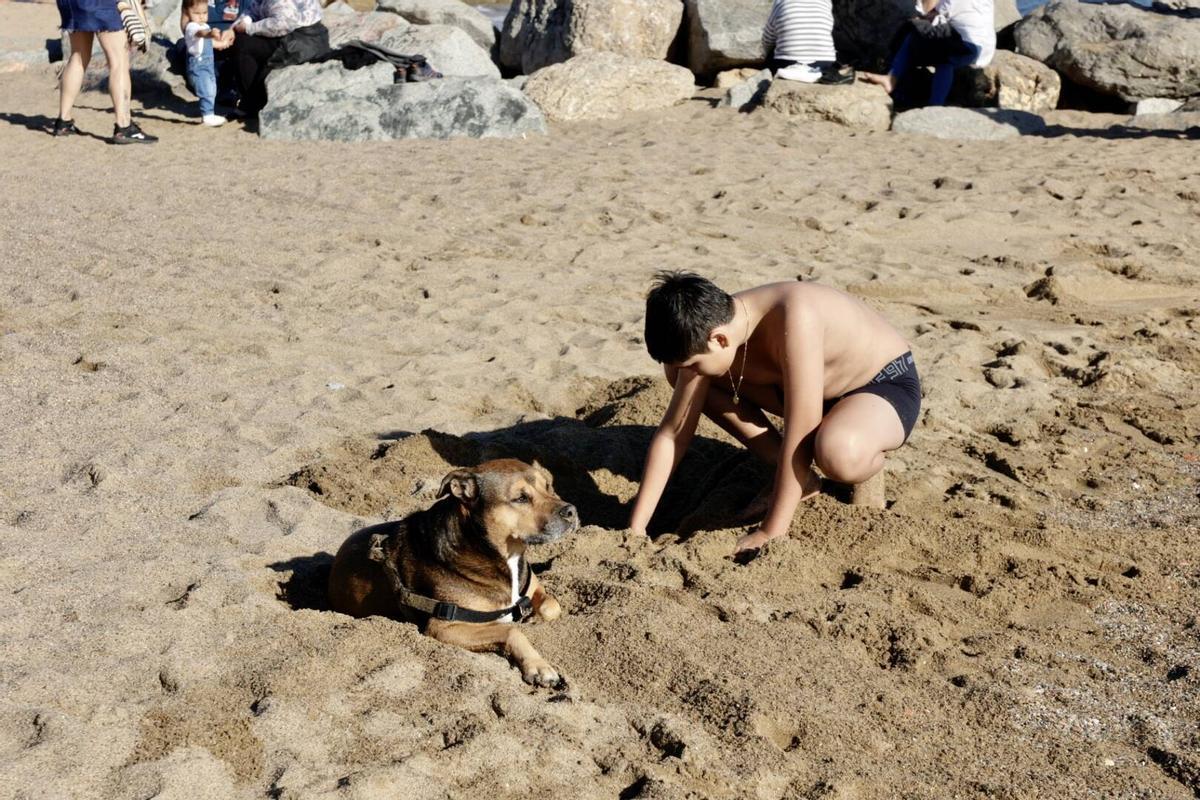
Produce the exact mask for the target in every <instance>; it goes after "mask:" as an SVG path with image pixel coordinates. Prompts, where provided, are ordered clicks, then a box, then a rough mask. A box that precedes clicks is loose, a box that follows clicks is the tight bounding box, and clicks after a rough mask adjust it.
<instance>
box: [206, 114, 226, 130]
mask: <svg viewBox="0 0 1200 800" xmlns="http://www.w3.org/2000/svg"><path fill="white" fill-rule="evenodd" d="M228 121H229V120H227V119H225V118H224V117H222V116H221V115H220V114H205V115H204V116H203V117H201V118H200V122H201V123H203V124H205V125H207V126H208V127H210V128H216V127H218V126H220V125H224V124H225V123H226V122H228Z"/></svg>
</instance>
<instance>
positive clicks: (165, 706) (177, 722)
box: [0, 4, 1200, 800]
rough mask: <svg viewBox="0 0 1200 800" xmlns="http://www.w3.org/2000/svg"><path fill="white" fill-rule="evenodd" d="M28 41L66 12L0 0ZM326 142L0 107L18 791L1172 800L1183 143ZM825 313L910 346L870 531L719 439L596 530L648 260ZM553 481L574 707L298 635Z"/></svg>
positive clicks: (485, 677) (614, 499) (638, 132)
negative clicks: (330, 603)
mask: <svg viewBox="0 0 1200 800" xmlns="http://www.w3.org/2000/svg"><path fill="white" fill-rule="evenodd" d="M18 16H19V17H20V20H21V22H20V24H22V25H26V26H29V28H28V31H29V37H30V38H31V39H36V38H38V36H40V35H41V33H39V31H40V28H39V27H38V26H43V25H44V26H46V29H45V30H44V31H43V32H42V33H44V36H43V37H42V38H52V37H54V36H55V35H56V29H55V26H56V24H57V19H56V13H55V11H54V7H53V6H52V5H51V6H48V7H47V6H29V7H26V9H20V10H18V9H16V8H15V7H13V6H11V5H6V4H0V19H4V20H9V19H16V18H17V17H18ZM716 96H717V95H715V94H713V93H712V92H707V93H701V95H700V96H698V97H697V98H696V99H695V100H693V101H690V102H688V103H685V104H683V105H680V106H677V107H675V108H673V109H670V110H668V111H664V112H657V113H645V114H639V115H632V116H628V117H626V118H623V119H621V120H618V121H613V122H604V123H588V124H574V125H552V126H551V128H550V133H549V135H547V136H545V137H530V138H528V139H526V140H524V141H521V140H517V141H510V142H501V141H488V140H483V141H468V140H455V141H449V142H429V141H408V142H393V143H366V144H335V143H315V142H309V143H278V142H267V141H261V140H259V139H258V138H257V137H255V136H253V135H251V134H247V133H245V132H243V131H242V130H240V128H238V127H237V126H235V125H229V126H226V127H224V128H221V129H216V130H211V129H205V128H202V127H201V126H199V125H196V124H195V122H194V120H193V119H190V118H187V117H185V116H183V115H182V114H181V113H180V111H179V109H178V108H174V107H158V106H156V105H153V104H151V105H145V104H143V103H142V102H139V100H138V98H135V102H134V118H135V120H137V121H138V122H139V123H140V124H141V125H142V126H143V127H144V128H145V129H146V130H148V131H150V132H152V133H154V134H157V135H160V136H161V137H162V141H161V142H160V143H159V144H158V145H156V146H154V147H128V148H118V147H111V146H109V145H107V144H105V143H104V142H103V141H101V140H100V138H99V137H103V136H107V135H108V133H109V131H110V128H111V124H112V114H111V112H110V111H109V110H108V98H107V96H106V95H102V94H100V93H97V92H90V93H87V94H85V95H83V96H82V98H81V100H80V108H79V111H78V114H77V117H76V118H77V121H78V124H79V126H80V127H81V128H82V129H83V130H84V131H85V132H87V133H90V134H93V136H84V137H75V138H72V139H68V140H60V139H54V138H52V137H50V136H48V135H46V134H45V133H44V132H43V131H42V130H40V128H41V127H42V126H44V125H45V124H47V123H48V122H49V121H51V120H52V119H53V117H54V115H55V113H56V110H57V93H56V85H55V79H54V72H53V70H52V68H50V67H30V68H28V69H25V70H24V71H20V72H14V73H10V74H0V122H2V123H3V124H0V186H3V187H4V188H3V191H2V192H0V212H2V213H0V419H2V420H3V421H4V424H3V426H0V454H2V456H3V458H0V640H2V641H3V649H2V651H0V652H2V655H0V797H3V798H14V799H15V798H21V799H22V800H33V799H34V798H39V799H40V798H120V799H122V800H124V799H126V798H128V799H129V800H133V799H134V798H138V799H144V798H152V797H153V798H159V799H160V800H165V799H167V798H209V797H211V798H226V797H228V798H261V797H269V798H318V797H331V798H333V797H336V798H382V797H389V798H411V799H413V800H416V799H417V798H444V797H451V798H457V797H476V796H487V797H489V798H494V799H495V800H500V799H501V798H518V797H521V798H525V797H530V796H544V797H564V798H576V797H577V798H617V797H620V798H634V797H639V798H683V797H700V798H761V799H762V800H778V799H780V798H839V799H842V798H891V797H896V798H900V797H903V798H951V797H961V798H976V797H978V798H983V797H988V798H1031V797H1040V798H1081V797H1097V798H1099V797H1106V798H1117V797H1120V798H1178V799H1179V800H1184V799H1185V798H1189V797H1194V796H1197V795H1198V794H1200V756H1197V753H1198V752H1200V729H1198V728H1197V722H1196V721H1197V709H1198V708H1200V498H1198V496H1197V492H1198V487H1200V396H1198V395H1197V391H1196V389H1197V386H1198V385H1200V275H1198V273H1197V271H1196V266H1195V255H1194V254H1195V252H1196V251H1197V248H1198V247H1200V235H1198V233H1197V231H1200V171H1198V169H1197V160H1196V152H1197V151H1196V143H1195V142H1194V141H1188V140H1186V139H1181V138H1174V137H1173V136H1172V135H1163V136H1158V135H1151V134H1148V135H1144V136H1127V137H1120V136H1116V135H1114V134H1112V133H1111V132H1106V131H1104V130H1103V129H1102V128H1101V127H1099V121H1103V120H1100V118H1098V117H1092V116H1088V115H1085V114H1080V113H1067V112H1058V113H1057V114H1052V115H1050V117H1049V119H1050V121H1051V123H1052V127H1051V128H1050V134H1049V135H1047V136H1044V137H1022V138H1020V139H1017V140H1009V141H1002V142H979V143H964V144H955V143H948V142H942V141H935V140H933V139H926V138H921V137H916V136H905V135H901V134H893V133H878V134H873V133H858V134H854V133H850V132H848V131H847V129H845V128H841V127H837V126H834V125H825V124H820V123H806V124H797V123H795V122H792V121H789V120H788V119H787V118H785V117H783V116H779V115H776V114H774V113H773V112H769V111H758V112H754V113H750V114H741V113H737V112H734V111H730V110H726V109H717V108H714V107H713V106H714V101H715V98H716ZM663 268H675V269H690V270H694V271H697V272H700V273H702V274H704V275H706V276H708V277H711V278H712V279H714V280H716V281H717V282H718V283H720V284H722V285H723V286H724V287H726V288H728V289H737V288H742V287H746V286H751V285H755V284H758V283H764V282H767V281H772V280H790V279H799V280H805V281H809V280H813V281H820V282H822V283H825V284H828V285H831V286H835V287H838V288H840V289H843V290H846V291H848V292H850V293H852V294H854V295H856V296H858V297H861V298H863V299H864V300H866V302H868V303H869V304H870V305H871V306H872V307H874V308H876V309H878V310H879V311H880V312H881V313H883V314H884V315H885V316H886V317H887V318H888V319H889V320H891V321H892V322H893V323H894V324H895V325H896V326H897V327H898V329H899V330H900V331H901V333H902V334H903V335H904V336H906V337H907V338H908V339H909V341H910V342H911V344H912V349H913V352H914V354H915V356H916V359H917V363H918V365H919V367H920V369H921V372H922V379H923V382H924V386H925V397H924V409H923V412H922V417H921V421H920V423H919V425H918V427H917V429H916V431H915V433H914V434H913V436H912V439H911V441H910V442H909V443H908V444H907V445H906V446H905V447H904V448H903V449H902V450H900V451H898V452H896V453H895V454H894V455H893V457H892V458H890V459H889V461H888V465H887V470H886V476H887V482H888V490H887V491H888V498H889V501H890V502H889V507H888V509H887V510H884V511H874V510H867V509H862V508H858V507H852V506H850V505H847V504H846V503H845V502H843V500H842V499H839V498H838V497H834V496H821V497H819V498H817V499H816V500H815V501H814V502H812V503H811V504H809V505H807V506H806V507H803V508H802V510H801V512H800V513H798V514H797V516H796V518H795V520H794V523H793V525H792V528H791V531H790V537H789V538H787V539H784V540H779V541H776V542H773V543H772V544H771V545H770V547H769V548H767V549H766V551H765V552H764V553H763V554H762V555H760V556H759V557H758V558H757V559H755V560H753V561H751V562H750V563H749V564H747V565H744V566H743V565H738V564H735V563H734V562H733V561H731V560H730V558H729V555H730V553H731V551H732V548H733V542H734V539H735V538H736V536H737V534H738V531H737V530H730V529H728V528H727V525H728V520H729V519H730V515H731V513H732V512H733V511H734V510H735V509H737V508H738V507H740V505H741V504H743V503H744V502H745V501H747V500H748V499H749V498H750V497H752V496H753V495H754V494H755V493H756V492H757V491H758V489H759V488H760V486H761V483H762V481H764V480H768V479H769V472H767V471H765V470H764V468H762V467H761V466H759V465H757V464H755V463H754V462H753V461H752V459H751V458H750V457H749V456H748V455H747V454H746V453H744V452H743V451H742V450H741V449H739V448H736V447H734V446H733V444H732V442H731V441H730V440H728V439H727V438H726V437H724V435H723V434H720V433H719V432H718V431H717V430H716V429H715V428H713V427H711V426H706V427H704V428H703V430H702V435H703V438H702V439H700V440H699V441H698V442H697V444H696V445H695V447H694V449H693V451H692V452H691V453H690V454H689V456H688V458H687V460H685V462H684V463H683V465H682V466H681V473H680V475H679V476H678V478H677V479H676V480H675V481H674V482H673V484H672V489H671V491H670V492H669V494H668V496H667V498H666V500H665V504H666V508H664V509H663V512H662V513H661V514H660V515H659V517H658V518H656V525H655V527H654V529H653V530H652V533H653V534H655V537H654V538H653V539H650V540H647V539H642V538H635V537H634V536H632V535H631V534H629V533H628V532H627V531H624V530H623V528H624V525H625V520H626V518H627V514H628V506H627V503H628V501H629V500H630V498H631V497H632V496H633V493H634V492H635V491H636V481H637V480H638V477H639V474H640V469H641V461H642V458H643V456H644V450H645V446H646V443H647V441H648V439H649V436H650V433H651V431H652V430H653V426H655V425H656V424H657V422H658V420H659V418H660V417H661V414H662V411H663V409H664V406H665V402H666V399H667V397H668V389H667V387H666V385H665V383H664V381H663V380H662V378H661V373H660V372H659V369H658V367H657V365H655V364H654V362H653V361H652V360H651V359H650V358H649V356H648V355H646V353H645V349H644V347H643V344H642V340H641V336H642V310H643V308H642V303H643V299H642V298H643V295H644V293H645V290H646V288H647V285H648V282H649V279H650V277H651V275H652V273H653V272H654V271H655V270H657V269H663ZM499 454H506V455H513V456H517V457H523V458H527V459H528V458H535V457H536V458H538V459H540V460H541V461H542V463H544V464H546V465H547V466H548V467H549V468H550V469H551V470H552V471H553V472H554V474H555V476H556V479H557V483H558V486H559V488H560V492H561V493H562V494H563V496H564V497H565V498H566V499H568V500H570V501H572V502H574V503H576V504H577V506H578V507H579V509H580V513H581V517H582V520H583V525H584V527H583V528H582V530H581V531H580V532H579V534H578V535H576V536H575V537H574V538H572V539H571V540H569V541H564V542H561V543H557V544H554V545H550V546H547V547H545V548H542V549H540V550H538V551H535V552H534V553H533V561H534V563H535V569H536V570H537V571H538V573H539V577H540V579H541V580H542V582H543V583H544V584H545V585H546V586H547V587H548V588H549V589H550V590H551V591H552V592H553V593H554V594H556V595H557V596H558V597H559V599H560V600H561V601H562V603H563V606H564V608H565V610H566V615H565V616H564V617H563V619H561V620H559V621H557V622H555V623H551V624H540V623H539V624H535V625H533V626H532V627H530V628H529V631H528V635H529V637H530V639H531V640H532V641H533V642H534V644H535V645H536V646H537V647H538V649H539V650H540V651H541V653H542V654H543V655H544V656H546V658H548V659H549V660H550V661H551V662H553V663H554V664H556V665H557V666H559V667H561V669H562V671H563V672H564V673H565V675H566V676H567V678H568V681H569V684H568V687H567V688H566V689H565V690H561V691H547V690H539V689H534V688H532V687H529V686H526V685H525V684H523V683H522V682H521V680H520V676H519V674H518V673H517V672H516V671H515V670H514V669H512V668H511V667H510V665H509V664H508V663H507V662H506V661H505V660H504V659H502V658H500V657H498V656H488V655H473V654H470V653H467V652H463V651H459V650H455V649H452V648H450V647H447V646H444V645H439V644H437V643H435V642H433V641H432V640H430V639H427V638H424V637H422V636H421V635H420V634H419V633H418V632H417V630H416V629H415V628H414V627H412V626H409V625H405V624H401V623H398V622H393V621H390V620H386V619H380V618H371V619H366V620H355V619H351V618H349V617H345V616H342V615H339V614H335V613H333V612H331V611H329V610H327V605H326V600H325V597H324V580H325V576H326V575H327V573H328V569H329V564H330V562H331V559H332V553H333V552H335V551H336V549H337V547H338V545H339V544H340V543H341V541H342V540H343V539H344V538H345V537H346V536H347V535H348V534H349V533H350V532H351V531H353V530H355V529H357V528H359V527H361V526H363V525H365V524H370V523H373V522H376V521H379V520H382V519H391V518H396V517H398V516H401V515H404V514H407V513H409V512H411V511H413V510H416V509H418V508H421V507H424V506H425V505H427V504H428V503H429V502H430V501H431V499H432V496H433V491H434V490H435V489H436V487H437V484H438V481H439V479H440V478H441V476H442V475H444V474H445V473H446V472H447V471H448V470H449V469H450V468H451V467H453V466H457V465H469V464H471V463H475V462H477V461H478V460H479V459H481V458H485V457H488V456H491V455H499Z"/></svg>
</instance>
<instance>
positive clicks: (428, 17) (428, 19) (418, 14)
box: [375, 0, 496, 53]
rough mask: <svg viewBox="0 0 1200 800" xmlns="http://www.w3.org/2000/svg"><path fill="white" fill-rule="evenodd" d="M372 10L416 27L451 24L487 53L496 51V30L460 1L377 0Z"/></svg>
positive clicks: (486, 19)
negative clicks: (386, 13)
mask: <svg viewBox="0 0 1200 800" xmlns="http://www.w3.org/2000/svg"><path fill="white" fill-rule="evenodd" d="M375 8H376V10H377V11H384V12H390V13H392V14H396V15H398V16H400V17H401V18H403V19H405V20H407V21H408V22H411V23H414V24H416V25H452V26H454V27H456V28H461V29H462V30H463V31H465V32H466V34H467V35H468V36H470V37H471V39H473V40H474V41H475V44H477V45H479V46H480V47H482V48H483V49H484V50H486V51H487V52H488V53H491V52H493V51H494V50H495V49H496V29H495V28H494V27H492V23H491V21H490V20H489V19H488V18H487V17H485V16H484V15H483V14H481V13H479V11H477V10H476V9H474V8H472V7H471V6H469V5H467V4H466V3H463V2H460V0H379V4H378V5H377V6H376V7H375Z"/></svg>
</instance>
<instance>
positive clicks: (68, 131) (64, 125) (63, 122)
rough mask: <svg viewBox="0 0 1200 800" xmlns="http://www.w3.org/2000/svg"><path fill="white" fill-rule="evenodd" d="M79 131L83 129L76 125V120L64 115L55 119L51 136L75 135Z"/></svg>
mask: <svg viewBox="0 0 1200 800" xmlns="http://www.w3.org/2000/svg"><path fill="white" fill-rule="evenodd" d="M78 133H82V131H81V130H79V128H76V127H75V120H73V119H63V118H62V117H59V118H58V119H56V120H54V127H53V128H51V130H50V135H51V136H73V135H75V134H78Z"/></svg>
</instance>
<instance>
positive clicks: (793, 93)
mask: <svg viewBox="0 0 1200 800" xmlns="http://www.w3.org/2000/svg"><path fill="white" fill-rule="evenodd" d="M762 104H763V107H764V108H769V109H771V110H772V111H777V112H779V113H780V114H786V115H788V116H789V117H796V118H798V119H802V120H809V121H821V122H835V123H837V124H839V125H845V126H846V127H849V128H857V129H860V130H869V131H886V130H887V129H888V126H889V125H890V124H891V121H892V99H891V98H890V97H888V94H887V92H885V91H884V90H883V89H882V88H880V87H879V86H875V85H874V84H869V83H852V84H849V85H846V86H819V85H817V84H812V83H800V82H798V81H785V80H775V81H774V82H773V83H771V88H769V89H767V93H766V95H765V96H764V97H763V100H762Z"/></svg>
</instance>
